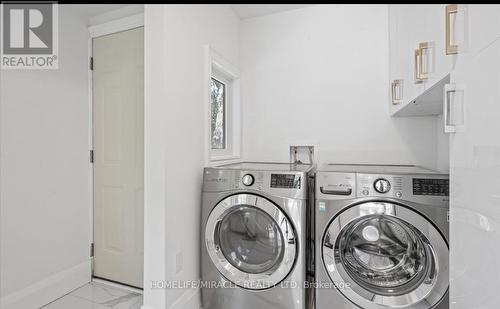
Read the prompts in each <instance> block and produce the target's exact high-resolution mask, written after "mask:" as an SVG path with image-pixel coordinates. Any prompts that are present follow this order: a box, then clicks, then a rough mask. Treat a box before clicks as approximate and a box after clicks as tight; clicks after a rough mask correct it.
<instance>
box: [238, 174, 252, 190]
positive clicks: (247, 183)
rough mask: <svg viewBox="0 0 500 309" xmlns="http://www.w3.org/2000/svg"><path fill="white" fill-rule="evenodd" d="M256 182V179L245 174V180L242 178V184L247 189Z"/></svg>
mask: <svg viewBox="0 0 500 309" xmlns="http://www.w3.org/2000/svg"><path fill="white" fill-rule="evenodd" d="M254 181H255V179H254V178H253V176H252V175H250V174H245V175H244V176H243V178H241V182H242V183H243V184H244V185H245V186H247V187H249V186H251V185H253V183H254Z"/></svg>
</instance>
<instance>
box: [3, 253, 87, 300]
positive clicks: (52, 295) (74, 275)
mask: <svg viewBox="0 0 500 309" xmlns="http://www.w3.org/2000/svg"><path fill="white" fill-rule="evenodd" d="M90 277H91V276H90V260H89V261H85V262H83V263H81V264H78V265H76V266H73V267H72V268H69V269H66V270H63V271H61V272H59V273H56V274H54V275H51V276H48V277H46V278H45V279H43V280H41V281H38V282H36V283H34V284H32V285H30V286H28V287H26V288H24V289H22V290H20V291H17V292H14V293H11V294H8V295H5V296H3V297H2V298H0V308H2V309H25V308H41V307H43V306H45V305H47V304H48V303H50V302H52V301H54V300H55V299H58V298H60V297H63V296H64V295H66V294H68V293H70V292H71V291H73V290H76V289H77V288H79V287H81V286H83V285H85V284H87V283H89V282H90V279H91V278H90Z"/></svg>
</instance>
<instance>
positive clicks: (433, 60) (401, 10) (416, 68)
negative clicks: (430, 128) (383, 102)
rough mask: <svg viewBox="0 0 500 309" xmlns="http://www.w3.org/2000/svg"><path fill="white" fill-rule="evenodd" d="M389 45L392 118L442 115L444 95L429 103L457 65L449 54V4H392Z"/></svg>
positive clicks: (390, 8)
mask: <svg viewBox="0 0 500 309" xmlns="http://www.w3.org/2000/svg"><path fill="white" fill-rule="evenodd" d="M450 24H451V23H450ZM389 44H390V45H389V53H390V59H389V63H390V70H389V71H390V79H391V83H390V85H391V89H390V101H391V102H390V105H391V115H393V116H410V115H412V113H414V112H415V114H414V115H436V114H441V113H442V100H441V96H440V97H439V100H438V101H428V100H429V98H431V99H434V98H435V97H436V96H435V93H440V92H441V90H442V88H441V89H438V88H439V87H440V86H441V85H442V84H444V82H447V81H448V80H447V79H449V73H450V71H451V70H452V69H453V64H454V56H453V55H447V53H446V5H442V4H439V5H390V6H389ZM436 87H438V88H436ZM426 91H432V95H426V93H425V92H426ZM440 106H441V107H440ZM408 107H410V108H409V109H408Z"/></svg>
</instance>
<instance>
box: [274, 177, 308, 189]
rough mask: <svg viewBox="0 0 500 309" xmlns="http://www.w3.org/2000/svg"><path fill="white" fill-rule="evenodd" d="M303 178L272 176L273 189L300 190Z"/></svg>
mask: <svg viewBox="0 0 500 309" xmlns="http://www.w3.org/2000/svg"><path fill="white" fill-rule="evenodd" d="M300 186H301V177H300V176H296V175H293V174H292V175H290V174H271V188H283V189H300Z"/></svg>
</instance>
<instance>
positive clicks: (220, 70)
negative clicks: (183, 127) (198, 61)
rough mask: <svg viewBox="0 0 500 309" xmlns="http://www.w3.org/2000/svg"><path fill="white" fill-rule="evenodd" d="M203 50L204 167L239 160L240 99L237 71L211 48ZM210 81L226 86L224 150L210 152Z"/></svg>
mask: <svg viewBox="0 0 500 309" xmlns="http://www.w3.org/2000/svg"><path fill="white" fill-rule="evenodd" d="M205 48H206V74H205V77H206V78H205V85H206V91H205V99H204V102H205V110H206V115H207V117H206V125H205V130H206V134H205V136H206V142H205V145H206V146H205V153H206V156H205V157H206V160H205V161H206V162H205V163H206V165H207V166H214V165H219V164H226V163H233V162H239V161H240V159H241V113H240V111H241V98H240V97H241V96H240V72H239V70H238V69H237V68H236V67H235V66H234V65H232V64H231V63H230V62H229V61H227V60H226V59H224V57H222V56H221V55H220V54H218V53H217V52H216V51H214V50H213V49H212V48H210V46H205ZM212 78H214V79H216V80H218V81H220V82H222V83H224V84H225V90H226V93H225V102H224V103H225V106H224V108H225V111H224V112H225V113H224V114H225V115H224V122H225V123H224V131H225V132H224V133H225V148H224V149H212V129H211V112H212V99H211V94H212V92H211V82H212Z"/></svg>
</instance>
